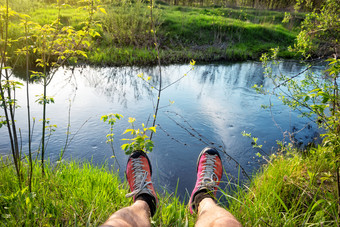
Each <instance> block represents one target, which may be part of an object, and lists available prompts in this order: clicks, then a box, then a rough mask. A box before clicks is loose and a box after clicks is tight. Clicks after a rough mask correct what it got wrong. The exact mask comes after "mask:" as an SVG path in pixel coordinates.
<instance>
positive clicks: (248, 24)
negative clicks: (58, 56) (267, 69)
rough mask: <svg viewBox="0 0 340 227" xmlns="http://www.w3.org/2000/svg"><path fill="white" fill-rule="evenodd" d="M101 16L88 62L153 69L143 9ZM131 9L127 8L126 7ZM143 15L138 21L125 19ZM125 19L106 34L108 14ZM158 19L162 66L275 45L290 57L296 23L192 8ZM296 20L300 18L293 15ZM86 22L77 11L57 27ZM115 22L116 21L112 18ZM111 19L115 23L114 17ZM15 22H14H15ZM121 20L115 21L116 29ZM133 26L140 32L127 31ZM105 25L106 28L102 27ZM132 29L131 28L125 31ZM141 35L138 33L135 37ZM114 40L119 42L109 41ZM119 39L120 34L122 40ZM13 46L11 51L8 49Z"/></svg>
mask: <svg viewBox="0 0 340 227" xmlns="http://www.w3.org/2000/svg"><path fill="white" fill-rule="evenodd" d="M105 7H106V11H107V12H108V14H107V15H104V14H102V15H97V16H96V19H97V20H99V21H100V23H102V24H103V30H101V31H99V32H100V33H101V35H102V37H101V38H98V39H97V40H95V42H94V45H93V47H92V49H91V50H89V52H88V57H89V59H88V60H87V61H88V62H89V63H93V64H99V65H105V64H106V65H133V64H143V65H146V64H155V63H156V52H155V50H154V46H153V41H152V38H151V36H150V35H148V34H144V33H145V30H146V29H147V28H149V25H146V24H145V23H147V22H146V21H147V20H146V19H145V18H146V17H147V15H148V12H149V11H148V9H147V7H146V5H142V6H141V5H139V8H143V7H144V8H143V10H140V9H134V8H131V9H130V8H124V9H123V8H119V7H117V6H111V5H106V6H105ZM132 7H133V5H132ZM139 11H141V12H143V13H144V14H142V15H140V17H139V18H138V17H133V18H132V17H131V15H129V14H133V13H134V12H139ZM114 13H118V15H120V14H119V13H121V15H125V16H126V18H131V21H127V20H129V19H123V21H125V27H124V26H122V27H119V26H118V27H114V28H112V30H114V32H116V34H112V31H111V32H110V31H108V30H107V29H106V25H107V23H109V22H110V20H113V19H115V17H113V16H112V15H114ZM29 14H30V15H31V19H32V20H33V21H35V22H38V23H39V24H45V23H51V22H53V21H54V20H55V19H56V18H57V14H58V11H57V9H55V7H52V6H43V5H42V6H40V8H39V7H35V8H33V9H31V13H29ZM155 15H159V16H158V21H159V28H158V30H157V36H158V39H159V43H160V56H161V59H162V63H163V64H168V63H186V62H188V61H190V60H191V59H195V60H196V61H198V62H212V61H219V60H229V61H230V60H234V61H238V60H247V59H254V60H258V59H259V57H260V55H261V54H262V53H263V52H267V51H268V50H269V49H270V48H274V47H277V46H280V49H281V50H282V51H281V52H280V56H281V57H293V56H292V55H291V54H290V53H288V51H287V47H288V46H289V45H292V44H293V42H294V39H295V36H296V34H297V31H296V27H297V25H298V24H299V21H300V19H295V20H294V21H293V22H292V23H290V24H288V25H287V24H285V25H283V24H282V23H281V21H282V19H283V16H284V14H283V13H282V12H276V11H269V10H253V9H247V8H238V9H231V8H193V7H176V6H167V5H160V6H157V7H156V9H155ZM297 16H298V17H300V18H302V15H297ZM86 17H87V15H86V13H85V12H84V11H81V10H79V9H77V8H66V9H62V10H61V22H62V23H63V24H65V25H72V26H74V27H76V28H80V27H81V22H82V21H83V20H85V18H86ZM118 17H119V16H118ZM116 19H117V18H116ZM18 23H19V21H18ZM121 23H122V21H120V24H121ZM133 25H137V26H136V27H137V28H138V27H140V30H138V29H137V30H131V31H130V30H129V29H130V27H133ZM108 26H110V25H108ZM131 29H132V28H131ZM22 31H23V29H18V24H14V26H12V27H11V28H10V35H11V36H12V37H14V38H16V37H18V36H19V35H20V32H22ZM141 33H143V34H141ZM117 34H118V35H120V36H121V39H122V40H117V39H115V38H113V37H115V36H117ZM122 34H126V36H128V37H125V36H123V35H122ZM124 38H126V39H127V38H129V39H132V40H139V41H138V42H139V43H137V44H136V43H135V42H132V41H131V42H126V41H125V40H124ZM15 46H16V45H14V46H13V48H14V47H15Z"/></svg>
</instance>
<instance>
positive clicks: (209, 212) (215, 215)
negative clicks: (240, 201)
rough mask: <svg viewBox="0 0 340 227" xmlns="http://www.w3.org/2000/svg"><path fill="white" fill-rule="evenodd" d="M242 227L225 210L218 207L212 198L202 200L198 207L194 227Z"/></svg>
mask: <svg viewBox="0 0 340 227" xmlns="http://www.w3.org/2000/svg"><path fill="white" fill-rule="evenodd" d="M200 226H203V227H206V226H214V227H218V226H228V227H233V226H242V225H241V224H240V223H239V222H238V221H237V219H236V218H235V217H234V216H233V215H232V214H231V213H229V212H228V211H227V210H226V209H223V208H222V207H220V206H218V205H217V204H216V203H215V201H214V200H213V199H212V198H204V199H203V200H202V201H201V202H200V204H199V206H198V218H197V221H196V227H200Z"/></svg>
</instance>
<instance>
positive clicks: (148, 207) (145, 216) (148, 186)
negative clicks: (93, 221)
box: [102, 151, 158, 226]
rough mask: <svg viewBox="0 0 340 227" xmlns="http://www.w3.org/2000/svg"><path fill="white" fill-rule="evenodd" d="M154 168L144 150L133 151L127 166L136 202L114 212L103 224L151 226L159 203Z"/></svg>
mask: <svg viewBox="0 0 340 227" xmlns="http://www.w3.org/2000/svg"><path fill="white" fill-rule="evenodd" d="M151 175H152V168H151V164H150V160H149V158H148V156H147V155H146V154H145V153H144V152H143V151H135V152H133V153H132V154H131V155H130V157H129V159H128V163H127V166H126V178H127V181H128V183H129V186H130V190H131V193H129V194H127V195H126V197H133V200H134V204H133V205H131V206H129V207H125V208H122V209H120V210H118V211H117V212H115V213H114V214H112V215H111V216H110V217H109V219H108V220H107V221H106V222H105V223H104V224H103V225H102V226H150V217H152V216H153V215H154V214H155V212H156V207H157V203H158V199H157V195H156V192H155V189H154V188H153V185H152V182H151Z"/></svg>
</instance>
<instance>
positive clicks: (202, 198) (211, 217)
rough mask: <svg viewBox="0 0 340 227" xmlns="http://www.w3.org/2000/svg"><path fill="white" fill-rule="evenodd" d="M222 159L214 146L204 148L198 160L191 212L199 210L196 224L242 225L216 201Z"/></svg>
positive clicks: (221, 172) (191, 199)
mask: <svg viewBox="0 0 340 227" xmlns="http://www.w3.org/2000/svg"><path fill="white" fill-rule="evenodd" d="M222 174H223V170H222V161H221V157H220V155H219V153H218V151H217V150H216V149H214V148H210V147H207V148H204V149H203V150H202V152H201V153H200V155H199V157H198V160H197V180H196V185H195V188H194V190H193V191H192V193H191V197H190V201H189V207H190V212H191V213H193V212H197V211H198V219H197V222H196V226H241V224H240V223H239V222H238V221H237V219H236V218H235V217H234V216H233V215H232V214H231V213H229V212H228V211H226V210H225V209H223V208H222V207H220V206H218V205H217V204H216V202H215V201H214V199H213V198H214V197H215V196H216V191H217V187H218V185H219V183H220V180H221V178H222Z"/></svg>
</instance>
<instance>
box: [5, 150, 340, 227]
mask: <svg viewBox="0 0 340 227" xmlns="http://www.w3.org/2000/svg"><path fill="white" fill-rule="evenodd" d="M327 156H329V151H328V150H327V148H326V147H321V146H319V147H318V148H317V149H315V148H311V149H308V150H307V151H304V152H302V153H301V152H298V151H296V150H295V149H292V148H288V147H287V148H285V150H284V151H283V152H279V153H277V154H276V155H273V156H271V158H270V159H269V161H268V163H267V164H266V165H264V166H263V167H262V169H261V170H260V171H259V172H258V173H257V174H256V175H255V176H254V177H253V179H252V181H251V182H250V183H249V184H246V185H245V186H242V187H238V188H237V189H236V190H235V191H234V192H227V191H226V192H224V193H223V194H224V196H225V197H226V199H227V200H228V203H229V206H228V207H226V206H224V207H225V208H226V209H228V210H229V211H230V212H231V213H233V214H234V215H235V216H236V217H237V218H238V220H239V221H240V222H241V223H242V224H243V225H244V226H263V225H269V226H301V225H304V224H305V225H313V224H317V225H323V226H337V225H338V223H339V222H338V221H339V220H338V216H337V196H336V193H337V190H336V178H335V176H336V173H335V172H334V169H332V167H331V165H330V163H329V162H328V161H327V160H328V159H327ZM267 158H268V157H267ZM24 167H25V171H26V170H27V168H28V167H27V166H26V165H25V166H24ZM0 168H1V173H0V182H1V183H0V194H1V197H0V205H1V206H0V214H1V216H0V222H1V223H2V224H3V225H4V226H17V225H38V224H39V225H67V226H71V225H79V226H85V225H90V226H92V225H93V226H97V225H99V224H101V223H103V222H104V221H105V219H106V218H107V217H108V216H109V215H110V214H111V213H113V212H115V211H116V210H118V209H120V208H122V207H125V206H128V205H129V204H131V199H127V198H125V194H126V193H128V186H127V183H126V181H123V180H122V179H119V176H118V173H117V172H110V171H109V170H108V167H107V166H105V165H104V166H101V167H97V166H94V165H92V164H90V163H86V162H85V163H80V162H75V161H65V162H62V163H60V164H59V165H58V167H52V166H51V165H49V166H48V167H47V168H46V173H47V174H46V176H45V177H41V170H40V166H39V165H37V164H35V165H34V172H35V174H34V177H33V184H32V185H33V188H32V192H31V193H30V192H29V191H28V188H27V187H24V188H23V189H21V190H20V189H19V188H18V184H17V181H16V179H17V178H16V176H15V170H14V168H13V166H12V165H7V162H5V160H2V161H1V163H0ZM159 193H160V194H159V199H160V207H159V209H158V211H157V213H156V215H155V216H154V218H153V220H152V225H153V226H161V225H163V226H188V225H189V226H192V225H194V221H195V217H194V216H192V215H190V213H189V212H188V209H187V206H186V204H184V203H183V202H181V201H180V200H179V199H178V197H177V196H176V192H171V194H170V192H159Z"/></svg>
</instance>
